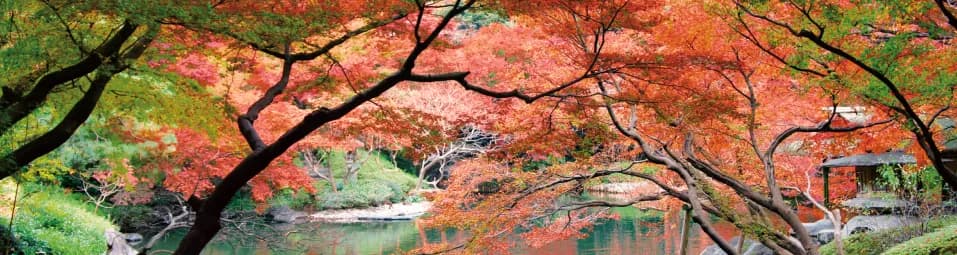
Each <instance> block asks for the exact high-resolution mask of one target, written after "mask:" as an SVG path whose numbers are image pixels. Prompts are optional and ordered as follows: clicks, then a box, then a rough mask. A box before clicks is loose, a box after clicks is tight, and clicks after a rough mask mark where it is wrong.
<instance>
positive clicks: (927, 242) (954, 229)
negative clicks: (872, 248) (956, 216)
mask: <svg viewBox="0 0 957 255" xmlns="http://www.w3.org/2000/svg"><path fill="white" fill-rule="evenodd" d="M883 254H887V255H897V254H900V255H925V254H926V255H931V254H957V225H950V226H947V227H943V228H940V229H939V230H937V231H934V232H931V233H929V234H925V235H922V236H918V237H915V238H913V239H910V240H909V241H907V242H904V243H902V244H898V245H895V246H894V247H893V248H891V249H890V250H887V251H886V252H884V253H883Z"/></svg>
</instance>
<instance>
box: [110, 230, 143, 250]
mask: <svg viewBox="0 0 957 255" xmlns="http://www.w3.org/2000/svg"><path fill="white" fill-rule="evenodd" d="M103 237H105V238H106V247H107V249H106V254H107V255H136V254H137V252H136V249H133V247H130V244H128V243H126V235H124V234H123V233H120V232H118V231H116V230H112V229H107V230H106V231H105V232H104V233H103Z"/></svg>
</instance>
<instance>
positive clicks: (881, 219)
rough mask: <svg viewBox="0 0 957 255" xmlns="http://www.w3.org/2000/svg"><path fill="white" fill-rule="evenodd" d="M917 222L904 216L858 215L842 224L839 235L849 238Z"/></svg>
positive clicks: (915, 219)
mask: <svg viewBox="0 0 957 255" xmlns="http://www.w3.org/2000/svg"><path fill="white" fill-rule="evenodd" d="M919 222H920V220H919V219H917V218H915V217H912V216H904V215H858V216H854V218H851V219H850V220H848V221H847V223H845V224H844V229H843V232H842V233H841V234H842V235H844V236H849V235H851V234H857V233H863V232H871V231H877V230H884V229H892V228H900V227H903V226H906V225H910V224H916V223H919Z"/></svg>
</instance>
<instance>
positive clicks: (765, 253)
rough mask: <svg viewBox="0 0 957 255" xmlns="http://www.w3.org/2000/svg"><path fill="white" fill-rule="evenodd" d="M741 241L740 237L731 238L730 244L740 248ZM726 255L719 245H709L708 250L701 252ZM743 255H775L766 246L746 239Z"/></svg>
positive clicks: (711, 254)
mask: <svg viewBox="0 0 957 255" xmlns="http://www.w3.org/2000/svg"><path fill="white" fill-rule="evenodd" d="M740 240H741V237H740V236H735V237H734V238H731V240H730V241H728V242H729V243H731V246H733V247H738V242H739V241H740ZM726 254H727V253H725V252H724V250H721V247H718V245H717V244H712V245H709V246H708V247H707V248H705V249H704V250H703V251H701V255H726ZM742 255H774V251H772V250H771V249H770V248H768V247H767V246H764V245H763V244H761V243H760V242H756V241H754V240H751V239H744V252H742Z"/></svg>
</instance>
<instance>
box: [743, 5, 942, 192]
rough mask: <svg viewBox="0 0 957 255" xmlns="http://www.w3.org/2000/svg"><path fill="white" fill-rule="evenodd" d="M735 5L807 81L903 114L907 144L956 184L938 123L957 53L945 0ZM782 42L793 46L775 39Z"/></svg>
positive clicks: (760, 40)
mask: <svg viewBox="0 0 957 255" xmlns="http://www.w3.org/2000/svg"><path fill="white" fill-rule="evenodd" d="M735 5H736V7H737V8H736V9H737V10H738V14H736V16H737V18H736V20H737V23H738V26H739V27H741V28H742V31H744V34H743V35H744V36H745V37H747V38H748V39H749V40H751V41H752V42H753V43H754V44H756V45H764V47H763V48H762V51H764V52H765V53H766V54H769V55H771V56H774V57H775V58H776V59H778V60H779V61H780V62H781V63H783V64H785V65H786V66H788V67H789V68H790V69H792V70H795V71H796V72H799V73H801V74H802V75H804V76H805V77H804V78H805V79H806V80H807V81H808V82H820V83H825V84H829V85H828V86H829V87H831V89H833V90H836V91H844V92H843V93H848V92H850V93H851V94H853V95H855V96H857V97H859V98H862V100H861V101H862V103H866V104H869V105H874V106H878V107H880V108H882V109H885V111H888V113H887V114H891V115H898V116H902V117H903V118H904V119H906V121H902V122H901V123H899V126H900V128H901V129H902V130H906V131H908V132H910V133H911V134H912V137H913V139H912V140H913V142H912V143H911V144H910V145H909V146H908V149H907V150H908V151H910V152H914V153H915V154H917V155H921V156H920V157H918V160H919V162H920V163H921V164H922V165H923V164H927V163H929V164H930V165H932V166H933V167H934V169H936V170H937V172H938V173H939V175H940V176H941V178H942V179H943V181H944V182H945V183H947V184H949V186H950V187H955V185H957V173H955V171H954V169H952V167H948V166H947V165H946V164H944V159H945V158H946V156H945V155H944V151H945V150H946V149H947V148H945V142H946V141H948V140H949V138H948V137H951V136H952V134H950V133H948V131H946V130H945V129H947V128H948V127H942V126H940V125H935V124H934V123H935V121H937V120H938V119H940V118H950V116H951V113H950V112H949V110H950V108H951V107H950V105H951V101H952V98H953V86H954V83H955V82H954V81H955V77H954V76H953V70H950V68H948V67H947V66H948V65H949V64H948V63H952V61H953V55H954V54H952V52H951V51H953V50H954V49H953V47H952V46H951V45H950V43H949V41H950V40H951V39H950V37H951V34H952V33H953V29H954V28H955V27H953V26H952V21H953V15H952V14H951V10H952V8H953V6H951V5H950V4H949V3H945V2H943V1H905V2H901V3H880V2H862V3H848V2H842V1H833V2H832V1H822V2H814V3H779V4H778V3H768V4H747V3H742V2H735ZM772 9H773V10H775V11H773V12H770V11H766V10H772ZM837 9H841V10H844V11H841V12H837V11H835V10H837ZM755 31H763V32H755ZM772 33H774V34H776V35H775V36H773V39H772V37H771V36H768V35H769V34H772ZM781 35H786V36H781ZM780 42H792V43H794V45H796V46H793V47H781V46H778V47H772V46H770V45H772V43H773V44H777V43H780ZM931 51H933V53H932V54H929V53H930V52H931ZM931 56H933V57H931ZM893 140H894V139H884V141H885V142H890V141H893Z"/></svg>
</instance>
